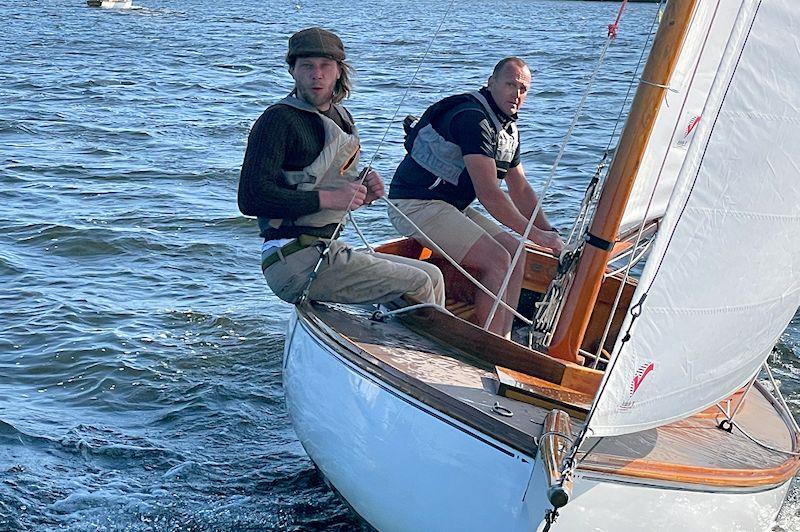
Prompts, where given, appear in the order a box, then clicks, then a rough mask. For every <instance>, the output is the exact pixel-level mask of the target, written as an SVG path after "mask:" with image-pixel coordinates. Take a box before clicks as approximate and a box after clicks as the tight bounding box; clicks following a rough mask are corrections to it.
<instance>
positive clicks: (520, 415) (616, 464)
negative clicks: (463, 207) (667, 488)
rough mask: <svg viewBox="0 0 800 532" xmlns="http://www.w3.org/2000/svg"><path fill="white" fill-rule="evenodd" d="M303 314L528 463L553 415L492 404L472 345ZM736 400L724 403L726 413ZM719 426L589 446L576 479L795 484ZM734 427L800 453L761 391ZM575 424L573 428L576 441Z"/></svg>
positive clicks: (487, 377)
mask: <svg viewBox="0 0 800 532" xmlns="http://www.w3.org/2000/svg"><path fill="white" fill-rule="evenodd" d="M303 314H304V315H305V317H306V318H307V319H309V321H310V322H311V323H312V324H316V326H318V327H319V326H321V328H322V329H323V330H325V331H327V334H328V336H329V337H331V336H339V337H341V338H343V339H344V340H345V343H346V344H351V349H350V350H349V351H350V352H349V354H348V356H349V357H351V360H352V361H354V362H356V363H358V364H359V365H361V366H362V367H366V368H367V369H368V370H370V371H373V373H378V374H379V375H381V376H383V377H387V376H388V377H390V378H391V379H392V380H393V381H394V383H395V384H397V383H401V384H403V385H402V386H399V388H400V389H401V390H403V391H404V392H406V393H408V394H410V395H412V396H413V397H414V398H415V399H417V400H419V401H421V402H423V403H426V404H428V405H430V406H433V407H434V408H437V409H438V410H440V411H443V412H444V413H446V414H448V415H451V416H453V417H455V418H456V419H458V420H459V421H461V422H463V423H465V424H467V425H469V426H472V427H474V428H476V429H478V430H480V431H482V432H483V433H485V434H487V435H488V436H490V437H493V438H495V439H497V440H499V441H501V442H503V443H506V444H508V445H510V446H512V447H514V448H516V449H517V450H519V451H521V452H523V453H526V454H529V455H531V456H532V455H533V453H535V451H536V443H535V442H536V439H537V438H538V437H539V435H540V434H541V432H542V424H543V421H544V417H545V415H546V414H547V413H548V412H549V411H550V410H551V409H552V408H556V407H559V406H560V405H558V404H555V403H554V404H553V405H549V406H548V405H540V406H537V405H534V404H530V403H528V402H522V401H517V400H514V399H511V398H508V397H505V396H502V395H498V394H497V393H496V391H497V386H498V380H497V373H496V371H495V366H494V364H493V363H489V362H487V361H486V360H481V359H480V358H478V356H480V355H479V353H480V351H481V348H480V346H474V347H475V353H476V356H474V357H473V356H470V355H468V354H466V353H465V352H464V350H463V349H459V348H455V347H452V346H448V345H444V344H442V343H441V342H438V341H436V340H434V339H430V338H427V337H425V336H423V335H422V334H419V333H417V332H415V331H414V330H411V329H410V328H409V327H407V326H406V325H405V324H404V323H403V321H401V320H399V319H396V318H390V319H389V320H387V321H386V322H377V321H372V320H370V319H369V317H370V314H369V313H368V312H366V311H359V310H358V309H353V308H349V307H341V306H329V305H317V304H315V305H314V306H313V307H310V306H307V307H304V309H303ZM447 319H451V320H456V319H457V318H452V317H447ZM487 337H488V338H489V341H490V342H491V343H498V342H499V343H501V344H502V343H503V342H506V343H507V344H509V346H508V347H509V349H510V348H511V346H515V348H516V347H518V346H516V344H513V343H512V342H509V341H507V340H505V339H503V338H500V337H498V336H495V335H487ZM341 338H340V339H339V342H341ZM352 346H355V347H356V348H357V349H353V348H352ZM740 396H741V394H738V397H737V396H734V397H733V398H732V402H733V406H734V407H735V404H736V403H737V401H738V400H739V398H740ZM509 413H511V414H512V415H510V416H509V415H508V414H509ZM720 419H722V415H721V413H720V412H719V410H718V409H716V408H713V409H709V410H707V411H705V412H701V413H699V414H696V415H695V416H692V417H691V418H688V419H685V420H681V421H677V422H674V423H671V424H669V425H666V426H663V427H659V428H656V429H651V430H647V431H642V432H639V433H636V434H629V435H625V436H619V437H607V438H600V439H597V440H589V442H587V444H585V445H584V447H585V448H586V449H589V452H588V454H587V453H585V452H584V453H582V454H581V455H580V456H579V459H580V465H579V471H582V472H584V473H594V474H602V475H613V476H615V477H619V476H624V477H628V478H629V479H632V478H636V479H641V480H640V481H645V479H647V480H648V481H658V482H661V483H671V482H674V483H678V484H684V485H685V484H702V485H713V486H723V487H730V488H732V489H735V488H751V489H754V488H758V487H763V486H774V485H777V484H780V483H783V482H785V481H786V480H788V479H789V478H791V477H792V476H793V474H794V473H795V471H796V470H797V467H798V458H797V457H793V456H791V455H789V454H786V453H781V452H776V451H773V450H769V449H767V448H765V447H764V446H761V445H758V444H756V443H754V442H753V441H751V440H750V439H748V438H747V437H746V436H745V435H744V434H743V433H742V432H741V431H739V430H737V429H734V430H733V431H732V432H731V433H729V432H726V431H724V430H721V429H719V428H717V423H718V421H719V420H720ZM736 422H737V424H738V425H739V426H740V427H742V428H743V429H744V430H745V431H747V433H748V434H749V435H750V436H752V437H753V438H755V439H757V440H759V441H760V442H763V443H764V444H766V445H768V446H770V447H772V448H775V449H785V450H796V449H797V447H798V446H797V443H796V442H795V441H793V435H792V431H791V429H790V428H789V427H788V426H787V425H786V423H785V422H784V420H783V419H782V418H781V417H780V415H779V414H778V412H777V411H776V409H775V408H773V406H772V404H771V402H770V400H769V399H768V398H767V397H766V395H765V393H764V392H762V391H761V390H760V389H759V388H754V389H753V390H751V391H750V393H749V394H748V396H747V398H746V400H745V402H744V404H743V405H742V407H741V409H740V410H739V412H738V413H737V415H736ZM579 423H580V420H577V419H573V431H574V432H575V431H577V429H578V428H579ZM721 449H725V450H726V452H720V450H721Z"/></svg>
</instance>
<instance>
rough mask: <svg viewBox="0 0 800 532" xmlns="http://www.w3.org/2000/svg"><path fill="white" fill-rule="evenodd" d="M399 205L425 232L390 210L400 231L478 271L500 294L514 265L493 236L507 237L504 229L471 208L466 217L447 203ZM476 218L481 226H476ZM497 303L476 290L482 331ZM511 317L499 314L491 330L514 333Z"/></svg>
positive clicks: (477, 319)
mask: <svg viewBox="0 0 800 532" xmlns="http://www.w3.org/2000/svg"><path fill="white" fill-rule="evenodd" d="M395 202H396V203H397V205H398V207H399V208H400V209H401V210H402V211H403V213H404V214H406V216H408V217H409V218H410V219H411V220H412V221H413V222H414V223H415V224H416V225H417V226H418V227H419V228H420V229H421V230H422V233H419V232H418V231H417V230H415V229H414V228H413V227H411V225H410V224H409V223H408V222H407V221H405V220H403V219H402V217H400V216H399V215H398V214H397V213H394V212H393V211H392V210H390V211H389V214H390V216H389V218H390V220H391V221H392V224H393V225H394V226H395V228H396V229H397V230H398V231H400V232H401V233H402V234H405V235H407V236H412V237H414V238H415V239H416V240H418V241H419V242H420V243H422V244H423V245H426V246H430V243H429V242H430V241H433V242H435V243H436V244H437V245H438V246H439V247H440V248H442V249H443V250H444V252H445V253H447V254H448V255H449V256H450V257H451V258H453V259H454V260H455V261H456V262H458V263H459V264H461V265H463V266H467V267H470V268H473V269H475V270H477V275H476V277H477V279H478V281H480V283H481V284H483V285H484V286H485V287H486V288H488V289H489V290H490V291H492V292H494V293H497V291H498V290H499V289H500V287H501V285H502V283H503V276H504V275H505V273H506V271H508V266H509V264H510V263H511V259H510V254H509V253H508V251H506V249H505V248H504V247H503V245H502V244H500V243H499V242H498V241H497V240H496V239H495V238H493V236H492V235H493V234H499V233H503V232H504V231H503V229H502V228H500V227H499V226H497V225H496V224H493V223H492V222H490V221H489V220H487V219H486V218H484V217H482V216H480V215H478V214H477V213H474V215H473V212H474V209H469V208H468V209H467V210H466V211H465V212H464V213H462V212H461V211H459V210H458V209H456V208H455V207H453V206H452V205H450V204H448V203H446V202H444V201H436V200H395ZM473 217H475V218H476V220H477V221H478V222H480V223H476V221H475V220H473V219H472V218H473ZM484 225H485V226H486V228H484V227H483V226H484ZM487 229H489V230H488V231H487ZM423 233H424V234H423ZM517 296H518V290H517ZM493 303H494V298H493V297H492V296H489V295H487V294H486V293H484V292H483V291H482V290H479V289H476V292H475V315H474V318H473V320H474V323H475V324H477V325H479V326H481V327H483V326H484V325H485V323H486V319H487V318H488V316H489V311H490V310H491V308H492V304H493ZM507 315H510V313H508V312H507V311H505V310H503V309H501V310H499V311H498V312H497V314H496V315H495V318H494V319H493V320H492V323H491V325H490V326H489V330H490V331H492V332H495V333H497V334H500V335H506V334H507V333H508V332H509V331H510V330H511V326H510V323H511V321H510V320H511V319H510V318H509V317H508V316H507Z"/></svg>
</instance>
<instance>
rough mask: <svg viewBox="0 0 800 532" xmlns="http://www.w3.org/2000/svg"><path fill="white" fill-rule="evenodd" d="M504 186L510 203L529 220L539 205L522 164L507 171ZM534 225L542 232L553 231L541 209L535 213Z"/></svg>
mask: <svg viewBox="0 0 800 532" xmlns="http://www.w3.org/2000/svg"><path fill="white" fill-rule="evenodd" d="M506 185H507V186H508V194H509V196H511V201H512V202H514V205H516V207H517V209H519V211H520V212H521V213H522V215H523V216H525V217H526V218H527V219H529V220H530V218H531V214H533V211H534V209H536V205H538V204H539V198H538V197H537V196H536V192H534V190H533V188H532V187H531V186H530V184H529V183H528V180H527V179H525V169H524V168H523V166H522V163H520V164H518V165H517V166H514V167H511V168H509V169H508V173H506ZM534 225H535V226H536V227H538V228H539V229H543V230H544V231H552V230H553V226H552V225H550V222H549V221H548V220H547V215H546V214H545V213H544V209H541V208H540V209H539V212H538V213H536V221H535V222H534Z"/></svg>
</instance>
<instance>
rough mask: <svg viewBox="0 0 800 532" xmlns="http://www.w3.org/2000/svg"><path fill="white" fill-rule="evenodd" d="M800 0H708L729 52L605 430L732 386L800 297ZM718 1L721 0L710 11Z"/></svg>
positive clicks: (608, 389) (646, 281)
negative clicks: (798, 3) (799, 6)
mask: <svg viewBox="0 0 800 532" xmlns="http://www.w3.org/2000/svg"><path fill="white" fill-rule="evenodd" d="M795 1H796V0H761V1H759V0H737V1H734V0H724V1H720V2H709V3H706V2H702V4H713V6H712V7H709V6H708V5H705V6H703V7H702V8H701V9H702V10H704V11H703V13H701V12H700V11H698V14H697V16H696V18H695V20H694V21H693V24H694V23H696V24H702V23H703V21H706V23H707V24H709V23H710V26H707V27H708V28H709V29H710V32H709V37H708V40H709V42H711V41H712V40H713V42H716V43H719V46H720V48H721V50H720V51H722V55H721V60H719V59H718V60H716V62H718V63H719V68H718V69H717V72H716V73H713V82H712V83H711V85H710V93H709V95H708V98H707V101H706V103H705V107H704V109H702V112H701V113H700V114H701V116H702V120H700V122H699V123H698V124H697V125H696V127H695V129H696V132H695V133H694V136H693V138H691V139H689V142H688V143H687V146H686V154H685V157H683V158H684V159H685V160H684V161H683V162H682V165H681V166H680V170H679V172H678V176H677V184H676V186H675V190H674V192H673V193H672V197H671V198H670V200H669V205H668V207H667V209H666V214H665V216H664V219H663V223H662V226H661V228H660V229H659V233H658V236H657V239H656V242H655V244H654V248H653V251H652V253H651V257H650V258H649V260H648V262H647V264H646V266H645V269H644V272H643V274H642V277H641V279H640V282H639V286H638V288H637V291H636V293H635V295H634V298H633V301H634V304H635V303H636V302H637V301H640V300H641V299H642V297H643V296H644V295H645V293H646V294H647V298H646V300H645V301H644V303H643V304H642V305H641V307H640V310H641V315H640V316H639V317H638V319H635V320H634V321H633V324H632V326H631V319H632V318H631V313H630V312H629V313H628V315H627V317H626V321H625V323H624V324H623V331H626V330H628V328H629V326H631V330H630V332H631V334H630V338H629V339H628V340H627V341H625V340H624V338H622V337H624V335H621V338H620V339H619V340H618V341H617V345H616V346H615V348H614V351H613V355H612V364H614V367H613V369H612V370H611V371H610V372H609V374H608V376H607V379H608V382H607V383H606V386H605V388H604V389H603V392H602V393H601V395H600V397H599V399H598V402H597V405H596V408H595V411H594V413H593V416H592V418H591V420H590V425H589V429H590V432H589V435H591V436H604V435H616V434H625V433H630V432H636V431H640V430H645V429H648V428H652V427H656V426H659V425H663V424H666V423H669V422H671V421H674V420H677V419H681V418H684V417H686V416H688V415H691V414H693V413H695V412H697V411H700V410H702V409H704V408H707V407H708V406H711V405H713V404H714V403H716V402H718V401H720V400H722V399H724V398H725V397H727V396H728V395H729V394H731V393H732V392H734V391H735V390H736V389H738V388H739V387H741V386H743V385H745V384H746V383H747V382H748V381H749V380H750V379H751V378H752V377H753V375H755V373H756V372H757V371H758V369H759V367H760V366H761V364H762V363H763V362H764V360H765V359H766V357H767V356H768V354H769V352H770V350H771V349H772V347H773V345H774V344H775V342H776V341H777V340H778V339H779V337H780V335H781V333H782V332H783V330H784V329H785V327H786V326H787V324H788V323H789V321H790V320H791V319H792V317H793V315H794V314H795V311H796V310H797V308H798V305H800V211H799V210H798V205H800V150H798V149H797V148H798V143H800V86H799V85H800V78H798V76H797V72H800V52H799V49H800V48H799V47H800V45H799V44H798V40H797V38H796V35H798V33H800V10H798V9H797V7H796V6H795V5H794V3H795ZM706 10H716V11H715V12H714V13H712V15H711V18H710V19H709V18H707V17H708V14H709V13H711V11H706ZM693 30H694V28H692V32H693V34H694V35H695V37H696V38H702V39H705V36H704V35H703V34H704V33H705V32H699V33H694V31H693ZM700 35H703V36H702V37H700ZM695 46H696V45H691V46H687V47H686V49H687V50H691V49H695ZM714 46H717V45H716V44H715V45H714ZM701 49H702V46H701ZM709 49H710V47H709V45H706V50H709ZM709 62H710V63H714V62H715V60H713V59H711V60H709ZM703 63H704V61H702V60H701V61H700V64H701V65H702V64H703ZM710 75H712V74H709V73H706V72H704V73H702V74H701V73H699V72H698V74H697V75H696V76H695V78H696V79H697V78H698V76H702V77H704V78H705V77H708V76H710ZM667 98H670V96H667ZM685 111H686V112H688V113H692V112H695V111H694V110H693V109H690V108H689V106H687V109H685ZM676 139H678V137H675V138H674V139H673V144H675V140H676ZM662 155H663V154H662ZM615 361H616V362H615Z"/></svg>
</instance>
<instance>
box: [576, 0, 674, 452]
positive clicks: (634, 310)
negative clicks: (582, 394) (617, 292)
mask: <svg viewBox="0 0 800 532" xmlns="http://www.w3.org/2000/svg"><path fill="white" fill-rule="evenodd" d="M664 2H665V0H661V1H660V2H659V5H658V8H657V9H656V16H655V17H654V18H653V21H652V22H651V25H650V31H649V32H648V36H647V39H646V40H645V43H644V45H643V47H642V53H641V55H640V56H639V60H638V62H637V64H636V68H635V69H634V71H633V75H632V76H631V81H630V84H629V86H628V91H627V93H626V95H625V101H624V102H623V105H622V106H621V108H620V113H619V116H618V117H617V124H615V126H614V130H613V131H612V134H611V137H610V138H609V143H608V146H607V147H606V153H608V151H609V150H610V148H611V143H612V142H613V139H614V136H615V135H616V131H617V125H618V124H619V121H620V119H621V117H622V114H623V112H624V109H625V107H626V105H627V100H628V98H629V96H630V93H631V91H632V88H633V86H634V84H635V81H636V78H637V75H638V71H639V69H640V68H641V64H642V62H643V60H644V56H645V54H646V51H647V49H648V47H649V45H650V40H651V38H652V37H653V35H654V31H653V30H654V28H655V27H656V24H657V23H658V22H659V20H660V18H661V8H662V6H663V5H664ZM604 158H605V155H604ZM640 236H641V230H640V234H639V235H637V239H638V238H639V237H640ZM637 244H638V240H637ZM621 286H624V284H621ZM646 297H647V293H646V292H645V293H644V294H643V295H642V298H641V299H640V300H639V301H638V302H637V303H636V304H635V305H632V306H631V308H630V312H631V316H632V317H631V320H630V323H629V325H628V330H627V331H626V333H625V336H624V337H623V339H622V345H624V344H625V343H626V342H627V341H628V340H629V339H630V331H631V327H632V325H633V323H634V322H635V321H636V318H638V317H639V314H640V313H641V305H642V304H643V303H644V300H645V298H646ZM637 309H638V310H637ZM611 316H612V317H613V312H612V313H611ZM602 348H603V342H601V343H600V346H599V350H598V352H597V354H596V356H595V365H596V364H597V362H598V359H599V355H600V353H601V352H602ZM620 350H621V347H620ZM617 360H618V357H615V358H613V359H612V360H611V361H610V362H609V365H608V367H607V368H606V370H605V372H604V375H603V379H602V381H601V384H600V388H599V389H598V391H597V393H596V394H595V397H594V400H593V401H592V407H591V408H590V410H589V413H588V414H587V416H586V419H585V420H584V422H583V427H582V429H581V431H580V433H579V434H578V437H577V438H576V444H575V445H574V446H573V447H572V450H571V452H570V456H569V457H568V459H567V461H568V463H572V464H574V461H575V456H576V455H577V453H578V449H579V448H580V446H581V444H582V443H583V441H584V440H585V439H586V438H587V437H588V432H589V422H590V421H591V418H592V416H593V415H594V413H595V411H596V409H597V399H598V398H599V397H600V396H601V395H602V393H603V391H604V390H605V388H606V386H607V384H608V381H609V378H608V377H609V375H610V373H611V371H612V370H613V368H614V366H615V365H616V362H617ZM593 449H594V447H592V449H590V452H591V450H593ZM587 456H588V453H587ZM585 458H586V456H584V459H585Z"/></svg>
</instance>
